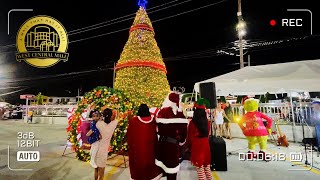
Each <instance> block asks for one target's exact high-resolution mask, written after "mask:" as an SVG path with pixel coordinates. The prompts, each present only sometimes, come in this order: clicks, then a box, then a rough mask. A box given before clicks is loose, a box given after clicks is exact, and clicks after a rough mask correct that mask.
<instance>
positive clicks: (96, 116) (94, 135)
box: [86, 110, 101, 168]
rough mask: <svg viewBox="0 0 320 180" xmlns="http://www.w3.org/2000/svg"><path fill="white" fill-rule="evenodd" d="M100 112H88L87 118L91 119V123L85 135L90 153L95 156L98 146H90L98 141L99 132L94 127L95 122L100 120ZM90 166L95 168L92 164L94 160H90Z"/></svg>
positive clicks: (94, 164)
mask: <svg viewBox="0 0 320 180" xmlns="http://www.w3.org/2000/svg"><path fill="white" fill-rule="evenodd" d="M100 117H101V115H100V112H99V111H98V110H93V111H91V112H90V115H89V118H92V121H91V122H90V130H89V131H88V133H87V134H86V136H89V138H88V141H89V143H90V144H91V149H90V153H91V154H93V155H95V154H96V153H97V152H98V148H95V147H98V146H92V144H93V143H98V141H99V139H100V132H99V130H98V128H97V126H96V124H97V122H98V121H99V120H100ZM90 164H91V166H92V167H94V168H97V165H96V163H95V162H94V158H92V159H91V160H90Z"/></svg>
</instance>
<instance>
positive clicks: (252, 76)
mask: <svg viewBox="0 0 320 180" xmlns="http://www.w3.org/2000/svg"><path fill="white" fill-rule="evenodd" d="M205 82H215V86H216V92H217V96H227V95H230V94H231V95H258V94H265V93H267V92H269V93H271V94H280V93H291V92H314V91H320V60H308V61H296V62H289V63H279V64H270V65H260V66H247V67H244V68H242V69H239V70H236V71H233V72H230V73H227V74H224V75H221V76H217V77H214V78H211V79H207V80H205V81H201V82H197V83H196V84H195V85H194V90H195V91H196V92H199V84H200V83H205Z"/></svg>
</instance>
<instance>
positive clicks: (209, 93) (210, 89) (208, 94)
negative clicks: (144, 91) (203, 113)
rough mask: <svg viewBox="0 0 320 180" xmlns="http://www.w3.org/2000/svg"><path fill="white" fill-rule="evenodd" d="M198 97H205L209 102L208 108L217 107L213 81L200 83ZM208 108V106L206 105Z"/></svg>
mask: <svg viewBox="0 0 320 180" xmlns="http://www.w3.org/2000/svg"><path fill="white" fill-rule="evenodd" d="M200 97H202V98H205V99H207V100H208V101H209V102H210V107H209V109H214V108H216V107H217V93H216V85H215V83H214V82H208V83H200ZM207 108H208V107H207Z"/></svg>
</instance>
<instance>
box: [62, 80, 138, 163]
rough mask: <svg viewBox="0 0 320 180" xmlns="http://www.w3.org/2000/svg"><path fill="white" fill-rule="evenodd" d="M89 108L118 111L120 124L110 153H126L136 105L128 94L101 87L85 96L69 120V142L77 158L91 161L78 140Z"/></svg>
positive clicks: (112, 141)
mask: <svg viewBox="0 0 320 180" xmlns="http://www.w3.org/2000/svg"><path fill="white" fill-rule="evenodd" d="M87 108H90V109H93V108H95V109H98V110H99V111H102V110H103V109H105V108H110V109H116V110H118V116H117V119H118V121H119V123H118V126H117V128H116V129H115V131H114V134H113V137H112V139H111V142H110V149H109V152H110V153H119V152H121V153H122V152H126V151H127V150H128V144H127V142H126V138H125V136H126V133H127V128H128V119H129V118H130V117H131V116H132V115H133V114H134V112H135V109H134V104H133V103H132V102H130V101H129V99H128V98H127V94H126V93H124V92H122V91H119V90H116V89H113V88H108V87H104V86H99V87H97V88H95V89H93V90H92V91H91V92H88V93H86V94H85V95H84V97H83V99H82V100H81V101H80V102H79V103H78V106H77V109H76V110H75V112H74V113H73V114H72V118H71V119H70V120H69V127H68V128H67V132H68V140H69V141H70V143H71V144H72V149H73V150H74V151H75V152H76V156H77V158H78V159H79V160H82V161H90V154H89V152H87V151H84V150H83V148H82V147H81V146H80V143H79V140H78V138H77V136H78V134H79V133H80V126H81V114H82V113H83V112H84V111H85V110H86V109H87Z"/></svg>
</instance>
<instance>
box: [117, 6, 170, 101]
mask: <svg viewBox="0 0 320 180" xmlns="http://www.w3.org/2000/svg"><path fill="white" fill-rule="evenodd" d="M154 35H155V34H154V30H153V27H152V24H151V21H150V19H149V17H148V15H147V12H146V11H145V9H144V8H142V7H140V8H139V10H138V12H137V13H136V17H135V19H134V22H133V25H132V26H131V28H130V35H129V39H128V41H127V43H126V45H125V46H124V48H123V51H122V53H121V56H120V59H119V61H118V63H117V66H116V68H115V70H116V79H115V84H114V87H115V88H116V89H119V90H122V91H124V92H125V93H126V94H127V95H128V97H129V98H130V100H131V101H133V102H134V103H135V104H136V106H139V105H140V104H142V103H144V104H147V105H148V106H149V107H161V105H162V102H163V101H164V99H165V97H166V96H167V95H168V93H169V92H170V86H169V83H168V80H167V76H166V73H167V71H166V67H165V64H164V62H163V59H162V55H161V53H160V49H159V47H158V45H157V42H156V40H155V38H154Z"/></svg>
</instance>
